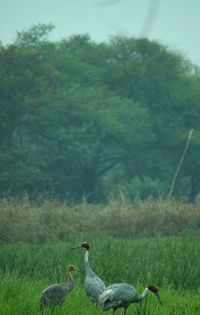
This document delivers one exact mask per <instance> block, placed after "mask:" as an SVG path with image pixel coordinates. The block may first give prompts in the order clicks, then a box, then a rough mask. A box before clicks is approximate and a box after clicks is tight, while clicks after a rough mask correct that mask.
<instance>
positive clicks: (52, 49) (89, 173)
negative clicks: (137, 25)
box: [0, 24, 200, 202]
mask: <svg viewBox="0 0 200 315" xmlns="http://www.w3.org/2000/svg"><path fill="white" fill-rule="evenodd" d="M53 27H54V26H53V25H51V24H48V25H45V24H39V25H36V26H33V27H32V28H30V29H29V30H27V31H22V32H18V36H17V38H16V40H15V42H14V43H13V44H12V45H9V46H3V45H1V47H0V72H1V77H0V96H1V98H0V195H1V196H22V195H23V194H24V193H28V194H29V195H30V196H31V197H32V198H37V197H38V196H39V195H40V196H50V197H52V198H58V199H62V200H64V199H68V200H74V201H78V200H80V199H81V198H83V197H84V198H86V199H87V200H88V201H90V202H97V201H98V202H102V201H104V200H106V199H107V198H108V196H109V195H113V196H115V197H117V196H119V195H120V194H121V193H123V194H124V195H125V196H127V197H129V198H132V199H134V198H135V197H136V196H137V195H140V196H141V197H142V198H146V197H148V196H157V195H159V194H161V195H162V194H163V195H165V194H166V193H167V192H168V190H169V186H170V181H171V179H172V177H173V174H174V172H175V169H176V166H177V164H178V161H179V159H180V156H181V154H182V151H183V148H184V146H185V142H186V139H187V135H188V132H189V130H190V129H191V128H193V129H194V130H195V131H194V136H193V139H192V142H191V145H190V148H189V152H188V154H187V156H186V159H185V161H184V165H183V167H182V169H181V172H180V174H179V177H178V180H177V184H176V186H175V194H176V195H177V196H181V197H184V198H188V199H194V198H195V197H196V195H197V194H198V192H199V191H200V134H199V131H200V129H199V128H200V127H199V126H200V125H199V123H200V76H199V73H200V72H199V69H198V67H197V66H195V65H192V64H191V63H190V62H189V61H188V60H186V59H185V58H184V57H183V56H182V55H180V54H179V53H177V52H175V51H172V50H171V49H170V48H168V47H165V46H164V45H162V44H161V43H158V42H156V41H149V40H147V39H135V38H127V37H119V36H116V37H114V38H112V39H111V40H110V41H109V42H107V43H95V42H93V41H92V40H91V39H90V37H89V36H88V35H74V36H72V37H70V38H67V39H65V40H62V41H58V42H50V41H49V40H48V35H49V33H50V32H51V30H52V29H53Z"/></svg>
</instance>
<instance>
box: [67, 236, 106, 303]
mask: <svg viewBox="0 0 200 315" xmlns="http://www.w3.org/2000/svg"><path fill="white" fill-rule="evenodd" d="M76 248H83V249H84V250H85V256H84V263H85V272H86V277H85V281H84V288H85V292H86V294H87V296H88V298H89V299H90V300H91V301H92V302H95V303H98V302H99V296H100V295H101V294H102V293H103V292H104V291H105V289H106V286H105V284H104V282H103V281H102V280H101V279H100V278H99V277H98V276H97V275H96V274H95V272H94V271H93V270H92V268H91V266H90V263H89V257H88V256H89V251H90V246H89V244H88V243H87V242H83V243H81V244H80V245H79V246H77V247H74V248H73V249H76Z"/></svg>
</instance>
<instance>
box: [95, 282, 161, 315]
mask: <svg viewBox="0 0 200 315" xmlns="http://www.w3.org/2000/svg"><path fill="white" fill-rule="evenodd" d="M149 291H152V292H153V293H154V294H155V295H156V296H157V298H158V299H159V301H160V297H159V294H158V289H157V288H156V286H154V285H149V286H148V287H146V288H145V289H144V291H143V292H142V294H138V293H137V292H136V290H135V288H134V287H133V286H131V285H130V284H127V283H115V284H111V285H110V286H108V287H107V288H106V290H105V291H104V292H103V293H102V294H101V295H100V297H99V304H100V306H101V308H102V310H103V311H107V310H109V309H113V314H115V311H116V310H117V309H118V308H121V307H122V308H124V315H126V311H127V309H128V307H129V305H130V304H132V303H139V302H141V301H142V300H143V299H144V298H145V296H146V295H147V293H148V292H149Z"/></svg>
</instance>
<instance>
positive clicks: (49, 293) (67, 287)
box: [40, 265, 77, 311]
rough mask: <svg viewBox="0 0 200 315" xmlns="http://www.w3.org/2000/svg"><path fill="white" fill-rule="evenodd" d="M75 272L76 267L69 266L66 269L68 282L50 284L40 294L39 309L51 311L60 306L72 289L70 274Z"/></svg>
mask: <svg viewBox="0 0 200 315" xmlns="http://www.w3.org/2000/svg"><path fill="white" fill-rule="evenodd" d="M76 270H77V269H76V267H74V266H73V265H70V266H69V267H68V282H66V283H56V284H52V285H50V286H49V287H47V288H46V289H45V290H44V291H43V292H42V294H41V297H40V305H41V307H50V308H52V311H53V310H54V307H55V306H57V305H59V306H60V307H61V306H62V304H63V302H64V301H65V298H66V297H67V295H68V294H69V293H70V292H71V291H72V290H73V288H74V279H73V277H72V272H73V271H76Z"/></svg>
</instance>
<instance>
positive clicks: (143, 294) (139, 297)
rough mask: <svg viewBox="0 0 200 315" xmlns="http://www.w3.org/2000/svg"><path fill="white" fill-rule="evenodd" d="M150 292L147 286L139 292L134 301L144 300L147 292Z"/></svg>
mask: <svg viewBox="0 0 200 315" xmlns="http://www.w3.org/2000/svg"><path fill="white" fill-rule="evenodd" d="M148 292H149V289H148V288H145V289H144V291H143V292H142V294H138V295H137V298H136V299H135V297H134V302H141V301H142V300H144V298H145V296H146V295H147V293H148Z"/></svg>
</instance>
